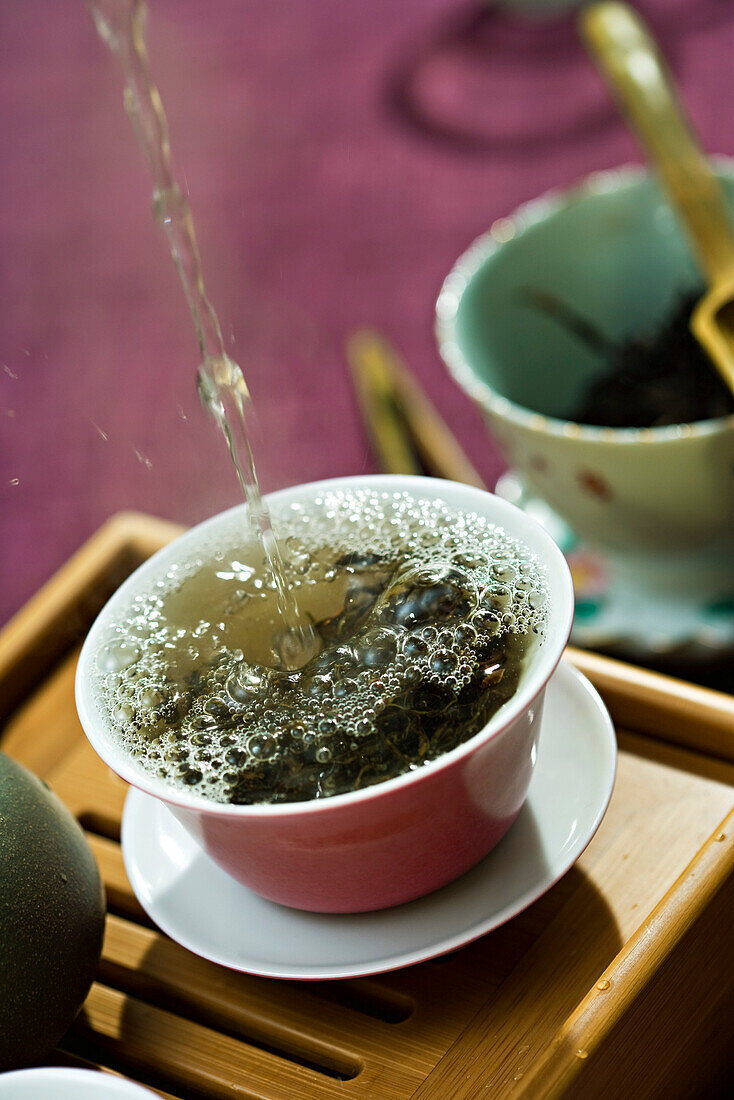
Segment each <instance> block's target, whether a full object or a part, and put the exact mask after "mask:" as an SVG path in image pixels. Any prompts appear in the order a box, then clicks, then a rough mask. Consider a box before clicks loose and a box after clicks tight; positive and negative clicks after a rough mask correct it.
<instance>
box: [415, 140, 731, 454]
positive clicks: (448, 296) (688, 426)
mask: <svg viewBox="0 0 734 1100" xmlns="http://www.w3.org/2000/svg"><path fill="white" fill-rule="evenodd" d="M710 159H711V162H712V164H713V165H714V167H715V168H716V169H717V171H718V172H719V174H720V175H723V176H727V177H729V178H731V179H734V157H727V156H723V155H720V156H712V157H711V158H710ZM649 177H650V173H649V172H648V171H647V170H646V169H645V168H644V167H643V166H642V165H638V164H623V165H620V166H618V167H616V168H609V169H603V170H600V171H595V172H591V173H589V174H588V175H587V176H584V177H583V178H582V179H581V180H579V181H578V182H577V183H575V184H573V185H571V186H570V187H566V188H552V189H550V190H548V191H546V192H544V193H543V194H541V195H540V196H538V197H537V198H535V199H531V200H529V201H528V202H525V203H522V204H521V205H520V206H518V207H517V208H516V209H515V210H514V211H513V212H512V213H510V214H509V215H508V216H507V217H504V218H499V219H497V220H496V221H495V222H493V224H492V226H491V227H490V228H489V229H488V230H487V231H485V232H484V233H481V234H480V235H479V236H478V237H476V238H475V239H474V240H473V241H472V242H471V244H470V245H469V247H468V248H466V249H465V250H464V252H462V253H461V255H460V256H459V258H458V259H457V260H456V262H455V263H454V265H453V266H452V268H451V270H450V272H449V274H448V275H447V276H446V278H445V279H444V281H443V283H442V285H441V290H440V292H439V295H438V298H437V301H436V307H435V321H434V333H435V338H436V342H437V345H438V350H439V354H440V356H441V358H442V359H443V362H444V364H445V366H446V367H447V369H448V371H449V374H450V375H451V376H452V377H453V379H454V381H455V382H456V383H457V384H458V385H459V386H460V388H461V389H462V390H463V391H464V392H465V393H466V394H467V395H468V396H469V397H470V398H471V399H472V400H473V401H475V402H476V403H477V404H478V405H479V406H480V407H485V408H489V409H490V410H491V411H492V412H493V413H494V414H495V415H496V416H498V417H499V418H501V419H502V420H506V421H510V422H514V423H516V424H518V425H519V426H521V427H522V428H523V429H525V430H527V431H530V432H533V433H539V434H543V435H552V436H561V437H565V438H568V439H578V440H582V441H585V442H602V443H606V444H612V445H618V446H630V445H632V444H634V445H639V444H641V443H647V444H651V443H669V442H672V441H674V440H689V439H694V438H701V437H704V436H709V435H714V434H716V433H718V432H720V431H722V430H724V429H726V428H729V427H731V428H734V414H730V415H728V416H722V417H714V418H711V419H708V420H696V421H691V422H684V423H680V424H665V425H661V426H658V427H651V428H610V427H602V426H597V425H593V424H579V423H577V422H576V421H574V420H569V419H565V418H563V417H555V416H550V415H548V414H546V413H540V412H536V411H534V410H533V409H529V408H527V407H526V406H524V405H520V404H519V403H518V402H516V401H512V400H511V399H510V398H507V397H503V396H502V395H501V394H499V393H498V392H497V391H496V390H495V389H493V388H492V386H490V384H489V383H488V382H485V381H484V380H483V379H481V378H479V377H478V375H477V374H476V372H475V371H474V369H473V368H472V367H471V366H470V364H469V362H468V361H467V359H466V357H465V356H464V354H463V352H462V350H461V347H460V345H459V341H458V339H457V333H456V318H457V314H458V310H459V306H460V303H461V299H462V297H463V295H464V292H465V291H466V289H467V288H468V286H469V283H470V281H471V280H472V278H473V277H474V275H476V273H477V272H478V271H479V269H480V268H481V267H483V266H484V264H485V263H486V262H487V261H488V260H489V259H490V258H491V257H493V256H495V255H498V254H499V253H500V252H501V251H502V250H503V249H506V248H509V247H511V246H512V244H513V243H514V242H515V241H516V240H517V239H518V238H519V237H521V236H522V235H523V233H524V232H525V231H526V230H527V229H529V228H531V227H532V226H534V225H537V224H539V223H540V222H543V221H545V220H546V219H547V218H548V217H550V216H552V215H553V214H556V213H558V212H559V211H560V210H563V209H564V208H566V207H568V206H571V205H572V204H573V203H574V202H576V201H577V200H578V199H580V198H584V197H587V196H590V195H602V194H608V193H609V192H612V191H621V190H626V189H629V188H632V187H634V186H635V185H637V184H639V183H641V182H642V181H643V180H645V179H648V178H649ZM508 231H511V236H510V237H509V238H508V239H506V240H503V239H502V237H504V236H505V234H506V233H507V232H508Z"/></svg>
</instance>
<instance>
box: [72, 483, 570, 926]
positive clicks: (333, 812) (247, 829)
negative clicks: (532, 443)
mask: <svg viewBox="0 0 734 1100" xmlns="http://www.w3.org/2000/svg"><path fill="white" fill-rule="evenodd" d="M362 489H370V490H374V491H377V492H383V493H385V494H392V493H395V492H398V493H401V492H407V493H409V494H411V495H412V496H413V497H415V498H418V499H428V500H441V501H443V502H445V503H446V504H447V505H449V506H450V507H451V508H453V509H456V510H460V511H463V512H471V513H476V514H477V515H479V516H482V517H485V518H486V519H488V520H489V521H491V522H492V523H493V524H495V525H497V526H499V527H501V528H502V529H503V530H504V531H505V532H506V533H507V534H508V535H510V536H511V537H512V538H514V539H517V540H519V541H520V542H522V543H523V544H525V546H526V547H528V548H529V549H530V551H531V552H532V553H533V554H534V555H535V557H536V558H537V559H538V560H539V562H540V564H541V567H542V569H543V571H544V572H545V576H546V582H547V589H548V593H549V595H548V600H547V605H546V609H545V616H544V618H545V623H544V631H543V633H542V635H541V637H540V638H539V640H538V642H537V643H535V644H534V645H533V647H532V648H531V650H530V652H529V654H528V656H527V657H526V659H525V667H524V668H523V671H522V673H521V677H520V683H519V686H518V688H517V691H516V693H515V694H514V695H513V696H512V697H511V698H510V699H509V700H508V701H507V702H506V703H505V704H504V705H503V706H502V707H501V708H500V710H499V711H497V713H496V714H494V716H493V717H492V718H491V719H490V721H489V722H488V723H487V725H486V726H485V728H484V729H483V730H482V731H481V732H480V733H478V734H476V735H475V736H474V737H472V738H471V739H470V740H468V741H466V742H465V743H464V744H461V745H459V746H458V747H457V748H455V749H453V750H452V751H451V752H447V753H445V754H444V755H443V756H440V757H439V758H438V759H436V760H435V761H433V762H431V764H429V765H427V766H426V767H424V768H420V769H418V770H414V771H412V772H407V773H405V774H402V775H399V776H397V777H395V778H393V779H389V780H387V781H385V782H382V783H377V784H375V785H374V786H370V787H366V788H363V789H360V790H357V791H352V792H348V793H346V794H339V795H333V796H331V797H328V798H321V799H317V800H312V801H307V802H292V803H279V804H257V805H248V806H244V805H231V804H222V803H218V802H215V801H212V800H210V799H207V798H205V797H203V796H202V795H198V794H196V793H193V792H192V793H189V792H188V791H184V790H182V789H181V788H180V787H176V786H173V785H171V784H169V783H167V782H166V781H165V780H164V779H161V778H159V777H157V776H155V775H152V774H150V773H149V772H147V771H145V770H144V768H143V766H142V765H141V764H139V763H138V762H136V760H135V759H134V758H133V757H132V756H131V755H130V754H128V753H127V752H126V751H125V750H124V748H123V747H122V745H121V744H120V742H119V739H118V738H117V736H116V734H115V731H114V730H113V729H112V728H111V721H110V718H109V717H108V715H107V713H106V711H105V709H104V707H103V706H102V705H101V702H100V699H99V697H98V696H97V695H95V691H94V682H95V668H96V662H97V660H98V657H99V654H100V652H101V650H102V648H103V646H104V644H105V643H106V641H107V640H108V639H109V631H110V629H111V628H112V627H113V624H114V623H115V622H116V621H117V620H118V619H119V617H120V616H121V615H122V614H123V613H124V610H125V609H126V608H127V607H128V605H129V602H130V600H131V599H132V598H133V597H134V596H135V595H136V594H137V593H140V592H143V591H149V590H150V587H151V585H152V584H154V583H155V581H156V579H158V578H159V577H161V576H163V575H165V573H166V571H167V570H168V569H169V567H170V566H171V565H172V564H173V563H175V562H177V561H181V560H184V559H185V560H187V561H190V560H191V559H192V557H194V556H195V555H196V553H197V549H198V548H201V547H203V546H205V545H206V546H208V547H210V546H211V545H212V542H213V541H216V540H217V539H218V536H219V537H220V538H221V537H224V532H228V531H231V529H232V526H233V523H234V522H235V521H239V522H242V523H243V524H244V523H246V517H245V514H244V508H243V507H240V508H236V509H231V510H230V511H229V512H224V513H222V514H221V515H218V516H214V517H213V518H212V519H209V520H207V521H206V522H204V523H202V524H199V525H198V526H197V527H194V528H192V529H191V530H190V531H187V532H186V533H185V534H184V535H182V536H181V537H180V538H178V539H176V540H175V541H174V542H172V543H171V544H170V545H169V546H166V547H165V548H164V549H163V550H161V551H159V552H158V553H157V554H155V555H154V556H153V557H152V558H151V559H150V560H149V561H147V562H145V564H143V565H142V566H140V568H139V569H137V570H136V571H135V572H134V573H133V574H132V576H130V577H129V578H128V579H127V580H126V581H125V583H124V584H123V585H122V586H121V588H120V589H119V590H118V591H117V592H116V593H115V595H114V596H113V597H112V598H111V600H110V601H109V602H108V604H107V605H106V606H105V608H104V609H103V610H102V612H101V613H100V615H99V617H98V619H97V620H96V622H95V623H94V625H93V626H92V629H91V630H90V632H89V635H88V637H87V639H86V641H85V643H84V646H83V649H82V652H81V656H80V658H79V665H78V668H77V677H76V700H77V709H78V712H79V717H80V720H81V723H82V726H83V728H84V732H85V733H86V735H87V737H88V739H89V741H90V742H91V744H92V746H93V748H94V749H95V750H96V751H97V753H98V754H99V755H100V756H101V757H102V759H103V760H104V761H105V762H106V763H107V764H108V765H109V766H110V767H111V768H112V769H113V770H114V771H115V772H117V774H118V775H120V776H121V777H122V778H123V779H125V780H126V781H127V782H128V783H131V784H133V785H134V786H135V787H137V788H139V789H140V790H141V791H143V792H145V793H146V794H149V795H152V796H153V797H155V798H159V799H161V800H162V801H163V802H164V803H165V804H166V806H167V807H168V808H169V809H170V811H171V812H172V813H173V814H174V816H175V817H176V818H178V820H179V821H180V822H181V823H182V824H183V825H184V827H185V828H186V829H187V830H188V831H189V833H190V834H191V835H192V836H193V837H194V838H195V839H196V840H197V841H198V843H199V844H200V845H201V846H202V848H203V849H204V850H205V851H206V852H207V854H208V855H209V856H211V858H212V859H213V860H215V862H216V863H218V864H219V865H220V866H221V867H222V868H224V870H225V871H227V872H228V873H229V874H231V875H232V876H233V877H234V878H236V879H237V880H238V881H240V882H242V883H244V884H245V885H246V886H248V887H250V888H251V889H253V890H254V891H256V892H257V893H259V894H261V895H263V896H264V897H267V898H271V899H272V900H274V901H279V902H282V903H284V904H286V905H291V906H293V907H295V908H299V909H310V910H316V911H320V912H359V911H363V910H369V909H382V908H385V907H387V906H390V905H396V904H398V903H401V902H405V901H409V900H411V899H413V898H417V897H420V896H422V895H423V894H427V893H429V892H430V891H432V890H435V889H437V888H438V887H439V886H443V885H444V884H445V883H447V882H450V881H452V880H453V879H455V878H456V877H458V876H459V875H461V874H463V873H464V872H465V871H467V870H468V869H469V868H470V867H472V866H473V865H474V864H475V863H477V862H478V861H479V860H480V859H481V858H482V857H483V856H484V855H486V853H487V852H488V851H489V850H490V849H491V848H493V847H494V845H495V844H497V842H498V841H499V840H500V838H501V837H502V836H503V835H504V834H505V832H506V831H507V829H509V827H510V825H511V824H512V822H513V821H514V820H515V818H516V817H517V815H518V813H519V812H520V809H521V807H522V805H523V802H524V801H525V797H526V795H527V790H528V786H529V783H530V778H531V774H532V769H533V765H534V761H535V752H536V744H537V740H538V736H539V733H540V722H541V715H542V705H543V697H544V693H545V688H546V685H547V684H548V681H549V679H550V677H551V675H552V673H553V671H554V669H555V668H556V666H557V664H558V661H559V660H560V657H561V654H562V652H563V649H564V647H565V645H566V641H567V639H568V636H569V632H570V628H571V620H572V616H573V589H572V584H571V578H570V574H569V571H568V567H567V565H566V562H565V560H564V558H563V555H562V554H561V552H560V550H559V549H558V547H557V546H556V544H555V543H554V542H553V540H552V539H551V538H550V536H549V535H548V534H547V533H546V532H545V531H544V530H543V528H542V527H541V526H540V525H539V524H538V523H536V522H535V521H534V520H533V519H531V518H530V517H529V516H527V515H525V514H524V513H523V512H521V511H520V510H519V509H518V508H515V507H514V506H513V505H511V504H508V503H507V502H506V501H504V500H501V499H500V498H499V497H496V496H493V495H492V494H491V493H488V492H485V491H482V490H479V489H475V488H471V487H469V486H466V485H459V484H456V483H454V482H449V481H439V480H436V479H430V478H416V477H391V476H369V477H352V478H339V479H335V480H333V481H325V482H317V483H314V484H311V485H301V486H297V487H295V488H292V489H286V490H283V491H282V492H279V493H273V494H272V495H271V496H270V497H269V498H268V500H269V502H270V503H271V506H273V507H274V508H276V509H279V508H287V507H289V506H290V505H291V504H304V503H307V502H314V501H316V500H317V499H318V498H320V497H321V495H322V494H323V493H325V492H327V491H339V490H362Z"/></svg>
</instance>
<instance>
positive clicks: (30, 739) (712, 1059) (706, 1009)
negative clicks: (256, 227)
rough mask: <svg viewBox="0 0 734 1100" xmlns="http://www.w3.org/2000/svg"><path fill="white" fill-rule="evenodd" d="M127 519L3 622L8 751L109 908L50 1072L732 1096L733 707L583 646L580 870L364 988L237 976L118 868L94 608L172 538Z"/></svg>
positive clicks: (262, 1092) (437, 1091)
mask: <svg viewBox="0 0 734 1100" xmlns="http://www.w3.org/2000/svg"><path fill="white" fill-rule="evenodd" d="M177 530H178V529H177V528H175V527H174V526H172V525H171V524H167V523H164V522H162V521H160V520H155V519H151V518H148V517H145V516H138V515H121V516H118V517H116V518H114V519H112V520H111V521H110V522H109V523H108V524H106V525H105V526H104V527H103V528H102V529H101V530H100V531H99V532H98V533H97V534H96V535H95V536H94V537H93V538H92V539H91V540H90V541H89V542H88V543H87V544H86V545H85V546H84V547H83V548H82V549H81V550H80V551H79V553H78V554H77V555H75V557H74V558H72V559H71V561H70V562H69V563H68V564H67V565H66V566H64V568H63V569H62V570H61V571H60V572H59V573H58V574H57V575H56V576H55V577H54V578H53V579H52V580H51V581H50V582H49V583H48V584H47V585H46V586H45V587H44V588H43V589H42V590H41V592H40V593H39V594H38V595H37V596H36V597H35V598H34V599H33V600H32V601H31V602H30V604H28V605H27V607H26V608H25V609H24V610H23V611H21V612H20V614H19V615H18V616H17V617H16V618H15V619H14V620H13V622H12V623H10V624H9V626H8V627H7V628H6V629H5V631H4V633H3V634H2V635H0V720H2V723H3V724H2V727H1V728H0V747H1V748H2V749H3V751H5V752H6V753H9V754H10V755H11V756H14V757H16V758H17V759H18V760H20V761H22V762H23V763H24V764H26V765H27V766H28V767H30V768H31V769H32V770H33V771H35V772H36V773H37V774H38V775H40V776H42V777H43V778H44V779H46V780H47V782H48V783H49V784H50V785H51V786H52V788H53V789H54V790H55V791H56V792H57V793H58V794H59V795H60V797H61V798H62V799H63V800H64V801H65V802H66V803H67V805H68V806H69V807H70V809H71V810H72V812H73V813H74V814H75V815H76V816H77V817H78V819H79V820H80V822H81V823H82V825H83V827H84V828H85V830H86V832H87V836H88V839H89V842H90V844H91V846H92V848H93V850H94V853H95V855H96V857H97V860H98V862H99V866H100V868H101V871H102V875H103V877H104V880H105V884H106V888H107V897H108V908H109V915H108V920H107V932H106V939H105V945H104V953H103V956H102V962H101V966H100V970H99V975H98V980H97V982H96V983H95V985H94V986H93V987H92V990H91V992H90V994H89V997H88V999H87V1001H86V1004H85V1006H84V1008H83V1010H82V1012H81V1013H80V1015H79V1017H78V1018H77V1020H76V1022H75V1024H74V1025H73V1027H72V1028H71V1030H70V1031H69V1033H68V1034H67V1035H66V1036H65V1038H64V1039H63V1041H62V1043H61V1044H60V1048H59V1050H58V1051H57V1052H56V1053H55V1054H54V1055H53V1056H52V1058H51V1062H52V1063H53V1064H69V1063H72V1064H75V1065H76V1064H87V1065H93V1066H98V1067H101V1068H103V1069H105V1070H107V1071H111V1072H115V1073H120V1074H123V1075H125V1076H128V1077H130V1078H132V1079H134V1080H137V1081H140V1082H142V1083H144V1084H147V1085H148V1086H150V1087H152V1088H154V1089H155V1090H157V1091H158V1092H159V1093H160V1094H161V1095H163V1096H169V1097H178V1098H180V1100H184V1098H187V1100H188V1098H196V1100H202V1098H214V1097H222V1098H223V1097H244V1098H248V1100H254V1098H258V1100H335V1098H337V1097H339V1098H350V1100H351V1098H354V1100H408V1098H409V1097H411V1098H413V1100H428V1098H432V1097H438V1098H442V1100H443V1098H445V1100H469V1098H475V1097H480V1096H481V1097H492V1098H494V1097H501V1098H502V1100H505V1098H520V1097H526V1098H527V1097H557V1096H564V1097H592V1098H595V1097H604V1098H605V1100H608V1098H615V1097H619V1098H624V1100H629V1098H631V1097H634V1098H635V1100H643V1098H645V1097H665V1098H666V1100H667V1098H670V1097H690V1096H696V1095H700V1096H705V1097H711V1096H716V1095H719V1094H721V1095H724V1093H725V1092H726V1091H727V1090H726V1087H725V1086H726V1081H727V1070H728V1069H731V1068H732V1049H733V1048H734V1043H732V1038H733V1036H734V1026H733V1024H734V935H732V925H731V904H732V900H733V899H734V876H731V871H732V868H733V867H734V816H733V814H732V807H733V806H734V787H733V784H734V699H732V698H729V697H728V696H723V695H719V694H717V693H715V692H711V691H707V690H705V689H702V688H697V687H692V686H690V685H687V684H683V683H680V682H678V681H676V680H672V679H668V678H666V677H662V676H658V675H655V674H652V673H648V672H643V671H641V670H639V669H636V668H634V667H631V666H628V665H624V664H621V663H618V662H615V661H611V660H608V659H605V658H601V657H598V656H596V655H593V654H589V653H581V652H578V651H576V652H573V651H569V654H568V659H569V660H571V661H573V662H574V663H575V664H576V665H578V667H579V668H580V669H581V670H582V671H583V672H584V673H586V675H587V676H588V677H589V678H590V679H591V680H592V681H593V683H594V684H595V685H596V687H597V688H598V690H599V691H600V692H601V694H602V696H603V697H604V699H605V700H606V703H607V705H608V707H609V709H610V711H611V714H612V717H613V719H614V722H615V725H616V727H617V731H618V739H619V749H620V757H619V770H618V776H617V783H616V788H615V791H614V794H613V796H612V801H611V804H610V807H609V810H608V812H607V815H606V817H605V819H604V821H603V823H602V825H601V828H600V829H599V832H598V833H597V835H596V837H595V838H594V840H593V841H592V843H591V844H590V846H589V848H588V849H587V850H586V852H585V853H584V855H583V856H582V858H581V859H580V861H579V862H578V864H577V865H576V866H575V867H574V868H573V869H572V870H571V871H569V872H568V874H566V875H565V876H564V878H563V879H561V881H560V882H559V883H557V885H556V886H554V887H553V889H552V890H551V891H550V892H549V893H548V894H546V895H545V896H544V897H543V898H542V899H541V900H540V901H538V902H536V903H535V904H534V905H533V906H531V907H530V909H528V910H526V911H525V912H524V913H522V914H521V915H520V916H518V917H516V918H515V919H514V920H513V921H511V922H510V923H509V924H507V925H505V926H504V927H502V928H500V929H498V930H497V931H496V932H493V933H491V934H490V935H487V936H485V937H483V938H482V939H480V940H478V941H477V942H475V943H474V944H472V945H470V946H469V947H466V948H464V949H462V950H461V951H458V952H456V953H455V954H453V955H450V956H448V957H445V958H443V959H438V960H434V961H432V962H427V963H423V964H422V965H420V966H415V967H412V968H409V969H406V970H402V971H396V972H394V973H391V974H389V975H385V976H384V977H380V978H376V979H369V980H353V981H342V982H324V983H305V984H300V983H296V982H279V981H272V980H268V979H262V978H256V977H251V976H249V975H245V974H239V973H235V972H232V971H228V970H226V969H223V968H222V967H219V966H216V965H214V964H212V963H209V962H206V961H204V960H203V959H200V958H198V957H196V956H194V955H192V954H191V953H189V952H188V951H186V950H185V949H184V948H182V947H179V946H178V945H177V944H175V943H173V942H172V941H171V940H169V939H167V938H166V937H165V936H163V935H162V934H160V933H159V932H157V931H156V930H155V928H153V927H152V926H151V925H150V923H149V921H148V920H147V918H146V917H145V915H144V913H143V912H142V910H141V909H140V907H139V905H138V903H137V901H136V900H135V897H134V896H133V894H132V892H131V890H130V886H129V884H128V882H127V879H126V877H125V872H124V869H123V864H122V858H121V854H120V845H119V827H120V815H121V812H122V805H123V800H124V798H125V790H126V788H125V785H124V783H122V781H121V780H119V779H117V778H116V777H115V776H114V775H112V773H111V772H109V771H108V770H107V769H106V767H105V766H104V765H103V764H102V763H101V762H100V761H99V760H98V758H97V757H96V756H95V755H94V753H93V752H92V750H91V749H90V748H89V747H88V746H87V743H86V740H85V739H84V737H83V734H82V731H81V728H80V726H79V723H78V721H77V717H76V711H75V707H74V693H73V680H74V670H75V665H76V660H77V654H78V648H79V643H80V640H81V639H82V637H83V636H84V633H85V631H86V630H87V628H88V626H89V624H90V623H91V621H92V619H93V617H94V616H95V615H96V613H97V611H98V610H99V609H100V607H101V606H102V604H103V603H104V602H105V600H106V599H107V598H108V596H109V595H110V594H111V593H112V592H113V591H114V589H115V588H116V587H117V586H118V585H119V584H120V582H121V581H122V580H123V579H124V577H125V576H127V575H128V574H129V573H130V572H131V570H132V569H134V568H135V567H136V566H137V565H138V564H139V563H140V562H141V561H142V560H143V559H144V558H146V557H147V556H148V555H149V554H150V553H152V552H153V551H154V550H156V549H157V548H158V547H160V546H162V545H163V544H164V543H165V542H166V541H168V540H169V539H170V538H172V537H173V536H174V535H175V534H176V533H177Z"/></svg>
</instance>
